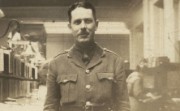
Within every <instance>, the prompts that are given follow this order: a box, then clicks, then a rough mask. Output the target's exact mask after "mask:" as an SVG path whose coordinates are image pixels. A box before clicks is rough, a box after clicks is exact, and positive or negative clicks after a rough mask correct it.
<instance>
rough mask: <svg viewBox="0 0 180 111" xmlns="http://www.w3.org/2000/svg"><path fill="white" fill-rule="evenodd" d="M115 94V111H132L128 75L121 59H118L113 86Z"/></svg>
mask: <svg viewBox="0 0 180 111" xmlns="http://www.w3.org/2000/svg"><path fill="white" fill-rule="evenodd" d="M113 93H114V95H113V100H114V103H115V104H114V109H115V111H130V105H129V96H128V91H127V85H126V75H125V70H124V65H123V61H122V59H121V58H118V59H117V60H116V62H115V82H114V85H113Z"/></svg>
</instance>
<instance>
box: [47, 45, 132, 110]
mask: <svg viewBox="0 0 180 111" xmlns="http://www.w3.org/2000/svg"><path fill="white" fill-rule="evenodd" d="M94 50H95V51H94V56H93V57H92V59H91V60H90V62H89V64H88V65H85V64H84V63H83V62H82V60H81V55H79V53H77V52H76V51H75V50H74V47H72V48H71V49H70V50H68V51H65V52H64V53H61V54H59V55H58V56H57V57H55V58H54V59H53V60H52V61H51V62H50V64H49V72H48V78H47V97H46V101H45V105H44V111H87V110H86V109H84V106H87V105H90V106H95V107H94V108H91V109H92V110H90V111H96V110H95V109H96V106H97V107H98V106H102V107H101V108H99V109H98V108H97V111H129V102H128V93H127V87H126V83H125V79H126V78H125V73H124V68H123V60H122V59H121V58H120V57H119V56H117V55H116V54H115V53H113V52H112V51H109V50H107V49H102V48H101V47H99V46H98V45H96V48H95V49H94ZM71 107H72V109H71ZM78 107H80V108H79V109H78ZM76 108H77V110H76ZM101 109H102V110H101Z"/></svg>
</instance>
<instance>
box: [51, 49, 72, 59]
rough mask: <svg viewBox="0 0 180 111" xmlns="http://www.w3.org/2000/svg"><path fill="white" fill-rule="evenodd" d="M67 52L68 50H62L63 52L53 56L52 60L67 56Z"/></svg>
mask: <svg viewBox="0 0 180 111" xmlns="http://www.w3.org/2000/svg"><path fill="white" fill-rule="evenodd" d="M68 52H69V50H64V51H62V52H60V53H58V54H57V55H56V56H54V59H55V58H59V57H62V56H65V55H67V54H68Z"/></svg>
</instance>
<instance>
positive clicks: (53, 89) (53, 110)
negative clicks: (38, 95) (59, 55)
mask: <svg viewBox="0 0 180 111" xmlns="http://www.w3.org/2000/svg"><path fill="white" fill-rule="evenodd" d="M55 69H56V64H55V62H54V61H51V62H50V63H49V69H48V76H47V95H46V100H45V104H44V111H59V107H60V87H59V85H58V84H57V82H56V78H57V73H56V71H55Z"/></svg>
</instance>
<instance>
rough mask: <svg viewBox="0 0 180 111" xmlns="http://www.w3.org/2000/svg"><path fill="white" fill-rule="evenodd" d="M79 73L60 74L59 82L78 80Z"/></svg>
mask: <svg viewBox="0 0 180 111" xmlns="http://www.w3.org/2000/svg"><path fill="white" fill-rule="evenodd" d="M76 81H77V74H73V75H61V76H59V79H58V83H67V82H76Z"/></svg>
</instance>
